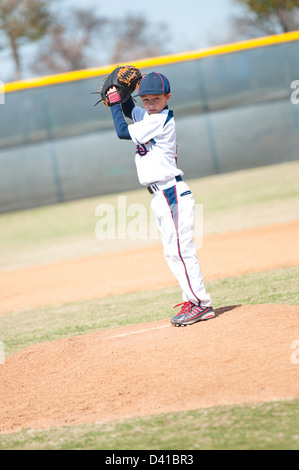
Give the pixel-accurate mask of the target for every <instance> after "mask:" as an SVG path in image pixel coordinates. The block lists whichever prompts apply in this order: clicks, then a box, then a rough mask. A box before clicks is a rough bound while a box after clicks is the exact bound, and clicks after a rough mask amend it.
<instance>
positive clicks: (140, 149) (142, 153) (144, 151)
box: [136, 144, 148, 157]
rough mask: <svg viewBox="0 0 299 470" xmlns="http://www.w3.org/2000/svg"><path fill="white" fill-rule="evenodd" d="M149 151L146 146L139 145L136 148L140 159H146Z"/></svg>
mask: <svg viewBox="0 0 299 470" xmlns="http://www.w3.org/2000/svg"><path fill="white" fill-rule="evenodd" d="M147 152H148V150H147V148H146V146H145V144H139V145H137V147H136V153H138V155H140V157H144V156H145V155H146V154H147Z"/></svg>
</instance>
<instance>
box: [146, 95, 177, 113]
mask: <svg viewBox="0 0 299 470" xmlns="http://www.w3.org/2000/svg"><path fill="white" fill-rule="evenodd" d="M169 98H170V93H168V94H165V95H144V96H141V99H142V103H143V106H144V109H145V110H146V111H147V112H148V114H157V113H161V111H162V110H163V109H164V108H165V106H167V102H168V100H169Z"/></svg>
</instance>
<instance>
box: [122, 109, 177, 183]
mask: <svg viewBox="0 0 299 470" xmlns="http://www.w3.org/2000/svg"><path fill="white" fill-rule="evenodd" d="M132 119H133V121H134V124H130V125H129V126H128V130H129V133H130V136H131V139H132V141H133V142H134V143H135V144H136V146H137V147H136V157H135V163H136V168H137V174H138V179H139V182H140V183H141V184H142V185H145V186H148V185H150V184H152V183H156V182H164V181H168V180H170V179H171V178H174V177H175V176H178V175H183V174H184V173H183V172H182V171H181V170H179V169H178V168H177V145H176V130H175V122H174V118H173V112H172V111H171V110H169V109H164V110H163V111H161V113H157V114H148V113H147V111H146V110H145V109H143V108H140V107H139V106H135V107H134V108H133V111H132Z"/></svg>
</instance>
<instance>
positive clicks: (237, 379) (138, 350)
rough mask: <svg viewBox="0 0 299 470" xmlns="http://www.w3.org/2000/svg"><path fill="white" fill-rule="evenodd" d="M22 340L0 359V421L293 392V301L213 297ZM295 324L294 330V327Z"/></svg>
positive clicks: (60, 419)
mask: <svg viewBox="0 0 299 470" xmlns="http://www.w3.org/2000/svg"><path fill="white" fill-rule="evenodd" d="M216 313H217V315H216V317H215V318H214V319H212V320H209V321H207V322H201V323H197V324H195V325H193V326H190V327H186V328H175V327H173V326H170V324H169V320H168V319H165V320H163V321H160V322H155V323H152V324H142V325H134V326H132V327H126V328H119V329H117V330H109V331H104V332H97V333H93V334H88V335H82V336H79V337H75V338H69V339H63V340H60V341H55V342H51V343H43V344H39V345H34V346H32V347H28V348H26V349H25V350H23V351H21V352H20V353H17V354H15V355H13V356H11V357H9V358H8V359H7V360H6V362H5V364H4V365H0V378H1V380H0V384H1V385H0V396H1V407H0V431H1V432H2V433H3V432H6V433H7V432H16V431H19V430H21V429H23V428H36V429H42V428H45V427H49V426H62V425H73V424H80V423H93V422H96V421H107V420H112V419H118V418H128V417H134V416H145V415H150V414H158V413H163V412H174V411H181V410H189V409H196V408H202V407H209V406H214V405H227V404H234V403H236V404H238V403H245V402H261V401H265V400H274V399H285V398H292V397H295V396H299V380H298V374H299V366H298V365H295V364H294V363H293V361H292V360H291V355H292V352H293V351H294V350H293V349H292V348H291V345H292V342H293V341H294V340H296V339H297V340H298V339H299V338H298V337H297V336H296V334H297V333H298V326H299V306H281V305H253V306H231V307H223V308H221V309H218V310H217V311H216ZM296 332H297V333H296Z"/></svg>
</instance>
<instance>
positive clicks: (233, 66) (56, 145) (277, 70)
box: [0, 31, 299, 212]
mask: <svg viewBox="0 0 299 470" xmlns="http://www.w3.org/2000/svg"><path fill="white" fill-rule="evenodd" d="M298 56H299V31H298V32H293V33H287V34H283V35H275V36H269V37H266V38H259V39H256V40H252V41H245V42H242V43H234V44H229V45H225V46H220V47H215V48H210V49H205V50H202V51H192V52H189V53H184V54H176V55H170V56H163V57H156V58H150V59H145V60H143V61H135V62H134V65H136V66H137V67H139V68H140V69H141V71H142V73H148V72H150V71H152V70H156V71H157V72H161V73H164V74H165V75H167V77H168V78H169V80H170V83H171V87H172V97H171V101H170V107H171V108H172V109H173V110H174V114H175V118H176V123H177V136H178V165H179V166H180V168H182V170H183V171H184V173H185V177H186V178H187V179H189V178H198V177H203V176H207V175H211V174H215V173H221V172H227V171H233V170H238V169H245V168H251V167H255V166H259V165H268V164H275V163H279V162H284V161H291V160H297V159H298V157H299V150H298V149H299V133H298V129H299V63H298ZM113 68H114V66H113V65H111V66H107V67H101V68H96V69H86V70H81V71H74V72H70V73H67V74H59V75H52V76H46V77H38V78H36V79H32V80H24V81H21V82H11V83H7V84H2V87H0V212H5V211H12V210H19V209H25V208H30V207H36V206H41V205H46V204H52V203H57V202H63V201H68V200H73V199H79V198H83V197H89V196H97V195H102V194H107V193H115V192H123V191H127V190H131V189H135V188H138V187H140V186H139V183H138V180H137V175H136V169H135V163H134V153H135V149H134V144H133V143H132V142H129V141H120V140H118V138H117V137H116V133H115V130H114V126H113V121H112V118H111V113H110V110H109V109H106V108H105V106H104V105H103V104H102V103H100V104H99V105H98V106H96V107H94V104H95V103H96V101H97V100H98V99H99V98H98V95H93V94H92V92H94V91H97V90H99V88H100V86H101V82H102V78H103V77H105V76H106V75H107V74H108V73H109V72H110V71H111V70H112V69H113ZM0 78H1V77H0ZM139 100H140V98H136V102H137V104H138V103H139Z"/></svg>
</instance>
